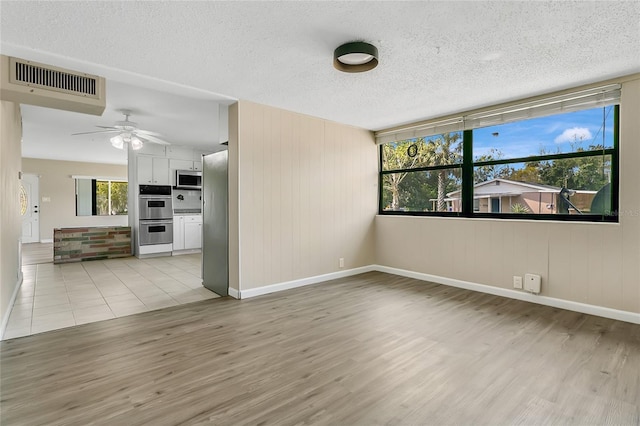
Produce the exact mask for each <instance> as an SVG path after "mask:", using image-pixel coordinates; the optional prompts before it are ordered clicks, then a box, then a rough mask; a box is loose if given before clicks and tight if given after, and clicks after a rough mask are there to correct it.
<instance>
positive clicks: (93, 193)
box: [76, 178, 128, 216]
mask: <svg viewBox="0 0 640 426" xmlns="http://www.w3.org/2000/svg"><path fill="white" fill-rule="evenodd" d="M127 185H128V184H127V182H126V181H123V180H116V179H99V178H96V179H91V178H76V216H113V215H126V214H128V210H127Z"/></svg>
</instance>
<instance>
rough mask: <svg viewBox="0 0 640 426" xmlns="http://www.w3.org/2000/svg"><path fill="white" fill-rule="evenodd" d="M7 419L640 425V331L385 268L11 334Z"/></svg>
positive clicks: (4, 347)
mask: <svg viewBox="0 0 640 426" xmlns="http://www.w3.org/2000/svg"><path fill="white" fill-rule="evenodd" d="M0 358H1V361H0V362H1V364H0V366H1V368H2V379H1V385H2V388H1V401H0V403H1V406H0V408H1V412H2V414H1V418H0V420H1V423H2V424H3V425H87V424H99V425H125V424H126V425H141V424H150V425H177V424H184V425H192V424H215V425H249V424H252V425H294V424H323V425H324V424H328V425H375V424H389V425H444V424H456V425H478V424H490V425H504V424H531V425H539V424H557V425H566V424H575V425H586V424H593V425H603V424H620V425H637V424H638V422H639V419H640V411H639V405H638V404H639V401H640V326H639V325H634V324H630V323H624V322H620V321H614V320H609V319H604V318H599V317H594V316H589V315H584V314H580V313H575V312H569V311H564V310H560V309H555V308H550V307H545V306H540V305H534V304H529V303H526V302H521V301H515V300H510V299H505V298H501V297H497V296H492V295H487V294H481V293H475V292H472V291H467V290H462V289H457V288H451V287H446V286H441V285H436V284H431V283H425V282H421V281H417V280H413V279H409V278H401V277H396V276H393V275H388V274H383V273H378V272H371V273H367V274H363V275H359V276H356V277H350V278H345V279H340V280H335V281H331V282H327V283H323V284H318V285H313V286H308V287H304V288H298V289H294V290H289V291H286V292H280V293H275V294H270V295H265V296H261V297H256V298H252V299H246V300H240V301H237V300H233V299H230V298H218V299H213V300H206V301H202V302H196V303H192V304H188V305H183V306H175V307H171V308H167V309H163V310H159V311H154V312H147V313H141V314H137V315H132V316H127V317H123V318H116V319H113V320H109V321H102V322H97V323H92V324H85V325H81V326H77V327H73V328H68V329H64V330H57V331H52V332H47V333H43V334H40V335H36V336H28V337H22V338H19V339H13V340H9V341H4V342H2V343H1V344H0Z"/></svg>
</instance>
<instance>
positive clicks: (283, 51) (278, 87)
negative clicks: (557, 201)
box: [0, 0, 640, 156]
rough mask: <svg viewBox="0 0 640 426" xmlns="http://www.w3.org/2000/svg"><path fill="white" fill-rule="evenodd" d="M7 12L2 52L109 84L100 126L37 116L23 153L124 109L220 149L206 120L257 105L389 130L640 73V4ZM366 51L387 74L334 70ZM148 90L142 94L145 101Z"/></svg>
mask: <svg viewBox="0 0 640 426" xmlns="http://www.w3.org/2000/svg"><path fill="white" fill-rule="evenodd" d="M0 6H1V9H0V12H1V22H0V23H1V32H0V35H1V40H2V44H1V46H2V52H3V53H4V54H9V55H12V56H18V57H22V58H25V59H31V60H39V61H41V62H47V63H50V64H53V65H58V66H65V67H68V68H72V69H75V70H78V71H84V72H92V73H97V74H100V75H103V76H105V77H107V79H108V81H109V87H108V106H107V111H106V112H105V115H104V117H90V116H83V117H80V115H79V114H71V113H63V112H51V111H47V112H43V111H38V110H37V108H33V107H31V108H25V111H24V126H25V142H24V143H25V149H24V151H25V156H26V155H27V154H30V152H31V151H30V149H31V147H30V144H32V143H34V144H35V143H38V144H40V148H42V147H46V146H47V145H54V146H56V147H58V146H59V144H62V143H63V141H59V140H55V141H54V142H55V143H52V142H51V141H45V140H38V141H37V142H35V141H32V140H31V137H34V138H39V137H41V136H37V135H38V132H37V131H36V130H33V131H32V130H31V129H32V128H33V129H36V128H37V127H38V126H41V127H42V128H43V129H41V131H44V128H46V127H47V126H52V125H53V124H52V122H65V132H66V134H68V133H72V132H77V131H83V130H84V131H86V130H90V129H91V126H93V125H94V124H99V125H111V124H112V122H113V121H115V120H120V119H121V116H119V115H118V114H117V113H115V112H114V110H115V109H119V108H124V107H128V108H132V109H134V110H138V111H139V112H140V115H139V116H135V115H134V116H133V117H132V120H134V121H137V122H138V123H139V124H140V127H141V128H143V129H146V130H152V131H158V132H160V133H163V134H164V135H165V137H166V138H167V139H169V140H171V139H172V138H175V142H174V141H172V142H174V143H179V144H190V143H194V144H196V145H197V144H214V143H217V142H219V141H217V140H215V141H214V139H216V138H213V137H212V136H211V133H217V130H216V129H214V128H213V127H212V126H211V125H210V126H208V127H207V125H206V124H207V117H209V115H208V114H207V112H206V110H207V106H210V105H212V104H214V103H215V102H220V103H224V104H229V103H230V102H232V101H233V99H246V100H251V101H254V102H258V103H262V104H266V105H272V106H276V107H280V108H285V109H288V110H292V111H297V112H301V113H304V114H309V115H314V116H317V117H322V118H326V119H330V120H334V121H337V122H341V123H347V124H351V125H354V126H359V127H363V128H367V129H372V130H378V129H381V128H385V127H389V126H393V125H397V124H401V123H406V122H411V121H416V120H420V119H426V118H431V117H435V116H440V115H443V114H448V113H453V112H459V111H463V110H468V109H472V108H476V107H480V106H485V105H491V104H495V103H499V102H504V101H509V100H514V99H518V98H523V97H527V96H532V95H537V94H541V93H545V92H549V91H553V90H560V89H564V88H569V87H573V86H576V85H580V84H586V83H590V82H595V81H599V80H603V79H607V78H611V77H617V76H621V75H627V74H631V73H636V72H640V2H637V1H616V2H582V1H577V2H573V1H562V2H560V1H539V2H507V1H497V2H488V1H474V2H449V1H446V2H351V1H344V2H324V1H317V2H131V1H124V2H119V1H106V2H94V1H81V2H48V1H45V2H24V1H17V2H12V1H4V0H3V1H1V3H0ZM354 40H364V41H368V42H371V43H373V44H375V45H376V46H377V47H378V49H379V53H380V64H379V65H378V67H377V68H376V69H374V70H373V71H370V72H368V73H364V74H346V73H341V72H339V71H336V70H335V69H334V68H333V67H332V59H333V58H332V54H333V50H334V49H335V48H336V47H337V46H338V45H340V44H342V43H344V42H347V41H354ZM132 86H133V87H132ZM136 86H137V87H140V88H144V89H146V90H144V92H145V93H140V94H138V95H135V96H134V91H135V90H141V91H142V90H143V89H136V88H135V87H136ZM150 89H153V90H155V91H162V92H168V93H165V94H164V95H163V94H160V93H155V94H154V93H151V92H150V91H149V90H150ZM185 96H186V97H189V99H187V98H185ZM179 98H183V99H179ZM203 105H205V106H204V107H203ZM57 114H59V116H56V115H57ZM69 114H71V115H69ZM72 115H73V116H75V117H72ZM63 117H64V118H63ZM76 120H78V121H76ZM209 124H211V123H209ZM67 125H68V126H69V129H66V126H67ZM201 126H202V128H201ZM176 130H177V132H175V131H176ZM174 132H175V133H174ZM41 134H42V133H41ZM45 134H47V133H46V132H45ZM48 134H49V135H50V134H51V132H49V133H48ZM174 135H175V136H174ZM207 138H209V139H207ZM67 139H69V138H65V140H67ZM93 142H94V143H96V142H100V141H98V140H97V139H96V140H95V141H93ZM64 143H67V142H64ZM105 145H107V148H106V149H108V150H113V148H111V147H110V146H108V143H105ZM34 146H35V145H34ZM101 146H102V145H101ZM26 147H29V148H26ZM76 148H77V147H76ZM34 149H35V148H34ZM73 150H74V151H77V149H73Z"/></svg>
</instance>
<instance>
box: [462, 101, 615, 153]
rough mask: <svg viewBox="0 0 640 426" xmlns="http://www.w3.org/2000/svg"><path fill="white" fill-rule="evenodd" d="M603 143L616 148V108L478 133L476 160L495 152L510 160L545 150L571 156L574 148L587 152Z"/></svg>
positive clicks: (475, 140)
mask: <svg viewBox="0 0 640 426" xmlns="http://www.w3.org/2000/svg"><path fill="white" fill-rule="evenodd" d="M603 110H604V114H605V117H603ZM603 118H604V126H603ZM495 132H497V133H498V135H497V136H494V135H493V134H494V133H495ZM603 135H604V140H603ZM603 142H604V145H605V147H613V106H610V107H606V108H604V109H603V108H594V109H589V110H584V111H577V112H570V113H565V114H559V115H552V116H549V117H541V118H535V119H531V120H525V121H518V122H514V123H507V124H502V125H499V126H491V127H484V128H481V129H475V130H474V132H473V157H474V159H475V158H477V157H479V156H481V155H484V154H487V153H489V152H490V150H491V149H492V148H495V149H498V150H500V151H501V152H502V154H503V157H502V158H505V159H507V158H517V157H527V156H531V155H539V154H540V153H541V151H542V150H544V151H545V152H546V153H553V154H555V153H557V152H562V153H564V152H572V151H573V150H574V149H573V148H572V144H574V146H580V147H582V148H584V149H587V148H588V147H589V145H600V144H602V143H603ZM576 144H577V145H576Z"/></svg>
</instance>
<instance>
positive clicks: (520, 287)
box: [513, 275, 522, 289]
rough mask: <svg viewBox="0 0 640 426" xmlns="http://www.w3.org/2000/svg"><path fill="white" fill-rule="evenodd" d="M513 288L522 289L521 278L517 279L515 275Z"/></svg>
mask: <svg viewBox="0 0 640 426" xmlns="http://www.w3.org/2000/svg"><path fill="white" fill-rule="evenodd" d="M513 288H519V289H522V277H519V276H517V275H514V276H513Z"/></svg>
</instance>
